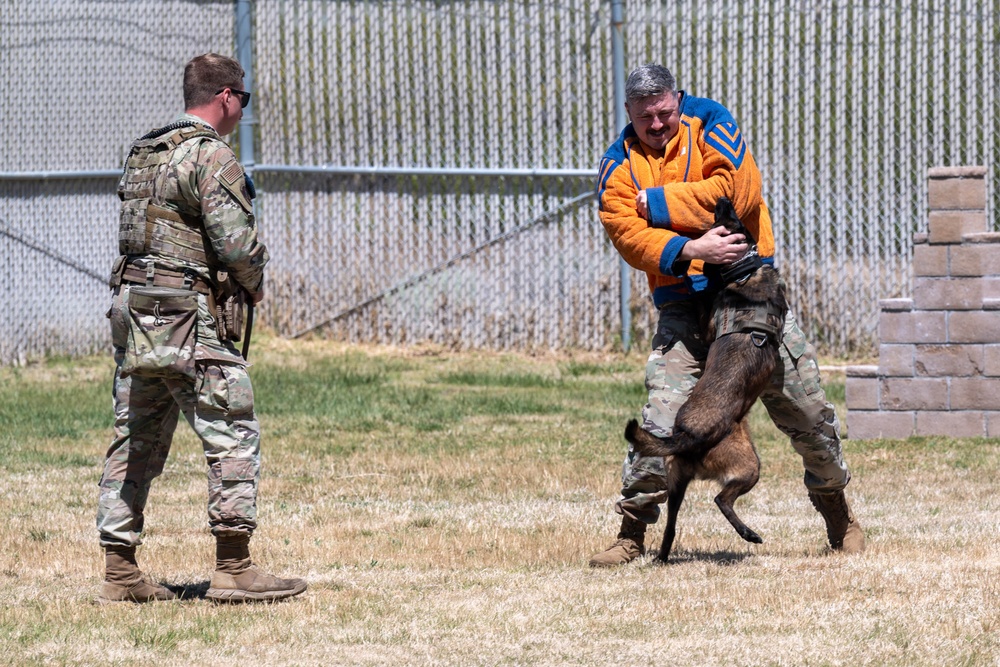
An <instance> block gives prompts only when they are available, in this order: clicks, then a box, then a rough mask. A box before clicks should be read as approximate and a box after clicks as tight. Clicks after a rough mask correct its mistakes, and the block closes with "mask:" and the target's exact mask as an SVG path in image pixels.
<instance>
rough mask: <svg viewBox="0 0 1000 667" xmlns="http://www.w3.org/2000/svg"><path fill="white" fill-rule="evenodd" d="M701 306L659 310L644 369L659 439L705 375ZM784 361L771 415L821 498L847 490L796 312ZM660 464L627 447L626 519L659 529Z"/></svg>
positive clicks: (833, 427)
mask: <svg viewBox="0 0 1000 667" xmlns="http://www.w3.org/2000/svg"><path fill="white" fill-rule="evenodd" d="M702 307H703V305H702V304H701V303H700V301H699V300H691V301H685V302H681V303H676V304H669V305H667V306H665V307H663V308H662V309H661V310H660V318H659V322H658V324H657V328H656V335H655V336H654V338H653V351H652V353H651V354H650V355H649V360H648V361H647V363H646V389H647V390H648V391H649V397H648V402H647V403H646V405H645V407H643V410H642V421H643V428H645V429H646V430H648V431H650V432H651V433H653V434H655V435H658V436H660V437H668V436H670V434H671V433H672V432H673V427H674V420H675V419H676V418H677V412H678V410H680V408H681V406H682V405H684V402H685V401H686V400H687V399H688V396H690V395H691V391H692V390H693V389H694V386H695V383H697V382H698V378H700V377H701V375H702V372H703V371H704V369H705V361H706V359H707V357H708V345H706V344H705V341H704V340H703V337H702V333H701V325H700V313H699V309H700V308H702ZM780 356H781V359H780V362H779V364H778V367H777V368H776V369H775V371H774V375H773V376H772V378H771V383H770V384H769V385H768V386H767V388H765V389H764V391H763V392H762V393H761V396H760V400H761V402H762V403H763V404H764V407H765V408H766V409H767V412H768V415H769V416H770V417H771V420H772V421H773V422H774V424H775V426H777V427H778V429H780V430H781V431H782V432H783V433H785V434H787V435H788V436H789V437H790V438H791V442H792V447H794V449H795V451H797V452H798V453H799V455H800V456H801V457H802V463H803V466H804V467H805V485H806V488H807V489H808V490H809V491H816V492H821V493H826V492H831V491H836V490H840V489H842V488H844V487H845V486H846V485H847V483H848V481H849V480H850V473H849V472H848V470H847V466H846V464H845V463H844V458H843V453H842V451H841V443H840V423H839V421H838V420H837V415H836V413H835V412H834V409H833V406H832V405H831V404H830V403H829V402H828V401H827V400H826V393H825V392H824V391H823V387H822V386H821V384H820V373H819V365H818V363H817V361H816V352H815V350H814V349H813V347H812V345H810V344H809V343H807V342H806V339H805V336H804V334H803V333H802V330H801V329H800V328H799V326H798V324H797V323H796V322H795V318H794V316H793V315H792V314H791V313H788V316H787V317H786V319H785V326H784V332H783V341H782V344H781V346H780ZM665 480H666V471H665V469H664V462H663V458H662V457H641V456H639V455H638V454H637V453H636V452H634V451H633V450H632V447H631V446H630V447H629V450H628V452H627V454H626V456H625V462H624V464H623V466H622V491H621V493H622V498H621V499H620V500H619V501H618V502H617V503H616V505H615V508H616V510H617V511H618V513H620V514H625V515H628V516H631V517H633V518H635V519H638V520H640V521H643V522H645V523H655V522H656V520H657V518H658V517H659V514H660V508H659V504H660V503H663V502H666V500H667V492H666V490H665Z"/></svg>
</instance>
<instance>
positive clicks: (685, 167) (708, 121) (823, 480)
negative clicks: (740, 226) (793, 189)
mask: <svg viewBox="0 0 1000 667" xmlns="http://www.w3.org/2000/svg"><path fill="white" fill-rule="evenodd" d="M625 92H626V99H627V102H626V105H625V106H626V109H627V110H628V112H629V116H630V118H631V120H632V122H631V123H630V124H629V125H628V126H627V127H626V128H625V129H624V130H623V132H622V134H621V136H620V137H619V139H618V141H616V142H615V143H614V144H612V146H611V147H610V148H609V149H608V151H607V153H605V156H604V159H603V160H602V162H601V168H600V175H599V184H598V189H599V195H600V216H601V222H602V223H603V224H604V227H605V230H606V231H607V232H608V236H609V237H610V238H611V240H612V242H613V243H614V245H615V248H616V249H617V250H618V252H619V253H621V255H622V257H623V258H624V259H625V260H626V261H627V262H628V263H629V264H631V265H632V266H634V267H636V268H638V269H640V270H643V271H645V272H646V274H647V276H648V278H649V284H650V289H651V291H652V296H653V302H654V304H655V305H656V307H657V308H658V309H659V311H660V316H659V322H658V325H657V331H656V335H655V336H654V338H653V351H652V353H651V354H650V356H649V360H648V362H647V365H646V387H647V389H648V390H649V395H648V402H647V404H646V406H645V407H644V408H643V411H642V416H643V428H645V429H646V430H648V431H650V432H651V433H653V434H654V435H657V436H660V437H669V436H670V435H671V433H672V431H673V427H674V420H675V419H676V417H677V412H678V410H679V409H680V407H681V406H682V405H683V404H684V402H685V401H686V400H687V398H688V396H690V394H691V391H692V390H693V388H694V386H695V383H696V382H698V379H699V378H700V377H701V375H702V372H703V371H704V368H705V362H706V359H707V356H708V345H707V344H706V342H705V341H704V340H703V338H702V330H701V324H700V321H701V320H700V315H701V314H702V312H703V311H704V309H706V308H708V307H710V303H711V293H712V290H713V289H714V288H715V285H713V284H711V283H710V280H709V278H708V277H707V276H706V275H705V274H704V271H703V267H704V265H705V264H706V263H709V264H722V265H734V264H736V263H738V262H744V261H747V260H748V259H751V258H752V259H753V260H754V261H755V262H759V263H764V264H773V262H774V238H773V235H772V231H771V220H770V214H769V213H768V210H767V206H766V204H765V203H764V201H763V198H762V195H761V178H760V173H759V171H758V170H757V166H756V164H755V163H754V160H753V156H752V155H751V154H750V151H749V149H748V148H747V146H746V143H745V141H744V139H743V137H742V135H741V133H740V130H739V128H738V127H737V125H736V122H735V121H734V120H733V118H732V116H731V115H730V114H729V112H728V111H727V110H726V109H725V108H724V107H723V106H722V105H720V104H718V103H717V102H714V101H712V100H708V99H704V98H697V97H694V96H691V95H688V94H686V93H684V92H683V91H677V89H676V87H675V82H674V78H673V76H672V75H671V74H670V72H669V71H668V70H667V69H666V68H664V67H662V66H659V65H643V66H641V67H639V68H637V69H636V70H635V71H633V72H632V73H631V74H630V75H629V78H628V81H627V82H626V91H625ZM721 196H726V197H728V198H729V199H730V200H732V202H733V204H734V206H735V207H736V211H737V214H738V215H739V217H740V219H741V221H742V222H743V223H744V225H745V226H746V227H747V229H748V231H749V232H750V234H751V236H753V238H752V239H747V238H746V237H745V236H744V235H742V234H729V233H728V232H727V231H726V230H725V229H724V228H721V227H714V224H715V220H714V210H715V204H716V202H717V201H718V199H719V197H721ZM764 315H765V316H766V313H765V314H764ZM779 349H780V357H781V360H780V363H779V366H778V368H777V369H776V370H775V373H774V376H773V377H772V380H771V384H770V386H769V387H768V388H766V389H765V390H764V392H763V393H762V394H761V397H760V398H761V401H762V402H763V403H764V406H765V407H766V408H767V411H768V414H769V415H770V417H771V419H772V421H773V422H774V423H775V425H776V426H777V427H778V428H779V429H781V430H782V431H783V432H784V433H786V434H787V435H788V436H789V437H790V438H791V441H792V446H793V447H794V448H795V450H796V451H797V452H798V453H799V454H800V455H801V456H802V462H803V465H804V467H805V485H806V488H807V490H808V492H809V498H810V500H811V501H812V503H813V505H814V506H815V507H816V509H817V510H818V511H819V512H820V514H821V516H822V517H823V519H824V521H825V523H826V529H827V537H828V539H829V541H830V545H831V547H832V548H833V549H836V550H840V551H843V552H846V553H851V552H858V551H861V550H862V549H863V548H864V544H865V539H864V533H863V532H862V530H861V526H860V524H859V523H858V521H857V519H856V518H855V517H854V514H853V512H852V511H851V509H850V507H849V505H848V503H847V498H846V496H845V494H844V487H845V486H847V483H848V481H849V480H850V474H849V472H848V470H847V466H846V464H845V463H844V459H843V455H842V452H841V444H840V426H839V423H838V421H837V415H836V414H835V412H834V409H833V406H832V405H831V404H830V403H829V402H828V401H827V400H826V395H825V393H824V391H823V388H822V387H821V385H820V375H819V367H818V365H817V361H816V354H815V351H814V349H813V348H812V346H811V345H809V344H808V343H807V342H806V340H805V337H804V336H803V334H802V331H801V329H799V327H798V325H797V324H796V322H795V318H794V316H793V315H792V314H791V312H789V314H788V316H787V318H786V320H785V323H784V328H783V337H782V341H781V344H780V345H779ZM664 465H665V462H664V459H663V457H640V456H638V454H636V453H635V452H634V451H633V450H632V448H631V447H630V448H629V451H628V453H627V455H626V457H625V462H624V464H623V468H622V498H621V499H620V500H619V501H618V502H617V503H616V505H615V509H616V511H617V512H618V513H619V514H621V515H622V517H623V518H622V524H621V530H620V531H619V533H618V538H617V540H616V541H615V542H614V543H613V544H612V545H611V546H610V547H608V548H607V549H606V550H605V551H602V552H600V553H598V554H596V555H594V557H593V558H592V559H591V561H590V565H591V566H593V567H609V566H615V565H621V564H624V563H628V562H629V561H631V560H633V559H634V558H636V557H637V556H639V555H641V554H642V553H643V552H644V548H645V547H644V535H645V531H646V526H647V525H648V524H651V523H655V522H656V520H657V518H658V517H659V513H660V510H659V505H660V504H661V503H663V502H665V501H666V500H667V492H666V491H665V483H666V481H665V480H666V471H665V470H664Z"/></svg>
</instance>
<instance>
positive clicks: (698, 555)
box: [650, 550, 754, 566]
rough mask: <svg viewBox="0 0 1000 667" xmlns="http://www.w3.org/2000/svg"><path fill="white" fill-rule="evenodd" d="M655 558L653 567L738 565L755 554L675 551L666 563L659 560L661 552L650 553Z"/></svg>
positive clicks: (743, 552) (744, 552)
mask: <svg viewBox="0 0 1000 667" xmlns="http://www.w3.org/2000/svg"><path fill="white" fill-rule="evenodd" d="M650 553H651V555H653V556H654V559H653V560H652V564H653V565H680V564H681V563H714V564H716V565H721V566H725V565H736V564H737V563H740V562H741V561H744V560H746V559H747V558H752V557H753V556H754V554H752V553H748V552H746V551H674V552H673V553H671V554H670V560H668V561H667V562H666V563H664V562H663V561H661V560H659V555H660V552H659V550H656V551H652V552H650Z"/></svg>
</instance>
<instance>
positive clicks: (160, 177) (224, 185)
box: [118, 114, 268, 295]
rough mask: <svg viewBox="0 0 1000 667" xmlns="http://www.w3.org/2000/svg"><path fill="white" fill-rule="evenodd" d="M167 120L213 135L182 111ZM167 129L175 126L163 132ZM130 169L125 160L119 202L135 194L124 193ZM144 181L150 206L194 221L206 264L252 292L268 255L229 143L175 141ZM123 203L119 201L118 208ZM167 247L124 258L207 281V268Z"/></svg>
mask: <svg viewBox="0 0 1000 667" xmlns="http://www.w3.org/2000/svg"><path fill="white" fill-rule="evenodd" d="M173 122H174V123H179V122H193V123H198V124H199V125H201V126H202V127H203V128H207V129H209V130H212V132H213V134H214V128H211V126H209V125H208V124H207V123H205V121H204V120H202V119H201V118H198V117H197V116H193V115H190V114H182V115H180V116H179V117H177V118H175V119H174V121H173ZM172 132H177V130H172V131H170V132H168V133H167V134H166V135H164V136H169V134H170V133H172ZM139 143H140V142H136V144H137V145H138V144H139ZM133 171H134V168H133V166H132V164H131V162H129V163H127V164H126V167H125V172H124V173H123V174H122V178H121V181H120V182H119V189H118V191H119V195H120V196H122V198H123V200H124V199H126V197H128V196H135V195H134V193H129V188H132V189H133V190H134V188H135V184H134V183H132V182H130V181H129V176H130V173H131V172H133ZM150 185H151V187H148V188H147V191H148V196H149V203H150V205H155V206H158V207H162V208H164V209H168V210H169V211H174V212H176V213H178V214H180V215H181V216H184V217H185V218H187V219H195V220H199V221H200V222H201V227H202V229H201V230H200V232H201V233H203V234H204V237H205V238H204V245H205V248H206V249H207V250H208V251H209V255H210V256H214V257H213V260H212V262H211V263H213V264H214V263H216V262H217V263H218V264H217V266H216V267H213V268H221V269H224V270H226V271H228V273H229V275H230V276H231V277H232V278H234V279H235V280H236V281H237V282H238V283H239V284H240V285H242V286H243V287H244V288H246V290H247V291H248V292H249V293H250V294H251V295H253V294H256V293H257V291H258V290H259V289H260V288H261V285H262V283H263V280H264V265H265V264H266V263H267V261H268V253H267V248H266V247H265V246H264V244H263V243H262V242H261V240H260V238H259V237H258V231H257V227H256V224H255V220H254V215H253V205H252V201H251V196H250V194H249V191H248V188H247V182H246V175H245V173H244V171H243V167H242V166H241V165H240V163H239V161H238V160H237V159H236V155H235V154H234V153H233V151H232V149H231V148H230V147H229V145H228V144H227V143H226V142H225V141H223V140H222V138H221V137H219V136H218V134H214V136H198V137H194V138H191V139H188V140H187V141H184V142H182V143H180V144H179V145H177V146H176V148H174V149H173V150H172V152H171V154H170V156H169V158H168V160H167V164H166V165H165V166H161V167H160V169H159V170H158V172H157V175H156V177H155V179H154V180H153V182H152V183H151V184H150ZM127 204H128V201H125V202H124V203H123V207H124V206H125V205H127ZM169 247H170V246H169V243H168V244H166V245H165V248H166V249H164V247H160V248H157V249H147V250H146V252H145V254H144V256H130V257H129V259H131V260H133V261H134V260H138V259H146V260H148V259H152V260H153V261H154V263H155V264H156V266H157V267H164V268H167V269H172V270H174V271H184V270H189V271H192V272H194V273H195V274H196V275H198V276H199V277H201V278H203V279H205V280H206V281H208V282H212V279H213V276H212V275H211V273H212V271H211V269H210V267H208V266H206V265H204V264H201V263H199V262H195V261H191V260H189V259H187V258H184V257H179V256H178V255H177V254H174V253H171V252H169Z"/></svg>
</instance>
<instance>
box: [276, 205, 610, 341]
mask: <svg viewBox="0 0 1000 667" xmlns="http://www.w3.org/2000/svg"><path fill="white" fill-rule="evenodd" d="M596 196H597V193H596V192H585V193H584V194H581V195H577V196H576V197H574V198H573V199H570V200H569V201H567V202H566V203H564V204H562V205H561V206H559V207H558V208H555V209H553V210H551V211H546V212H545V213H543V214H542V215H540V216H538V217H536V218H533V219H532V220H530V221H529V222H526V223H525V224H523V225H521V226H519V227H515V228H514V229H511V230H510V231H507V232H504V233H503V234H500V235H498V236H494V237H493V238H492V239H490V240H488V241H486V242H484V243H481V244H479V245H477V246H475V247H474V248H471V249H469V250H466V251H465V252H463V253H461V254H459V255H455V256H454V257H452V258H450V259H448V260H446V261H444V262H442V263H441V264H438V265H437V266H434V267H432V268H430V269H428V270H426V271H424V272H423V273H419V274H417V275H415V276H412V277H410V278H408V279H406V280H404V281H403V282H400V283H397V284H395V285H393V286H392V287H389V288H387V289H384V290H382V291H381V292H379V293H378V294H375V295H373V296H370V297H368V298H367V299H365V300H364V301H362V302H360V303H357V304H355V305H353V306H351V307H350V308H345V309H344V310H341V311H340V312H338V313H337V314H336V315H333V316H332V317H329V318H327V319H325V320H323V321H322V322H320V323H319V324H314V325H312V326H310V327H308V328H306V329H303V330H302V331H299V332H297V333H294V334H292V336H291V337H292V338H300V337H302V336H304V335H306V334H307V333H310V332H312V331H315V330H317V329H319V328H321V327H324V326H326V325H328V324H330V323H332V322H336V321H337V320H339V319H341V318H343V317H346V316H348V315H350V314H352V313H356V312H357V311H359V310H361V309H363V308H366V307H367V306H370V305H371V304H373V303H375V302H377V301H381V300H382V299H384V298H385V297H387V296H389V295H391V294H394V293H396V292H399V291H400V290H403V289H406V288H407V287H411V286H413V285H415V284H417V283H419V282H420V281H422V280H426V279H427V278H430V277H431V276H433V275H436V274H438V273H441V272H442V271H444V270H445V269H447V268H449V267H451V266H453V265H455V264H457V263H458V262H460V261H462V260H463V259H468V258H469V257H472V256H473V255H475V254H476V253H479V252H482V251H483V250H485V249H486V248H489V247H491V246H494V245H496V244H498V243H500V242H502V241H506V240H507V239H509V238H511V237H514V236H516V235H518V234H520V233H521V232H524V231H526V230H528V229H530V228H532V227H535V226H537V225H540V224H542V223H547V222H552V221H553V220H556V219H558V218H559V217H561V216H562V215H563V214H564V213H566V212H567V211H569V210H571V209H573V208H575V207H576V206H577V205H579V204H580V203H581V202H584V201H587V200H588V199H593V198H595V197H596Z"/></svg>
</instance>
